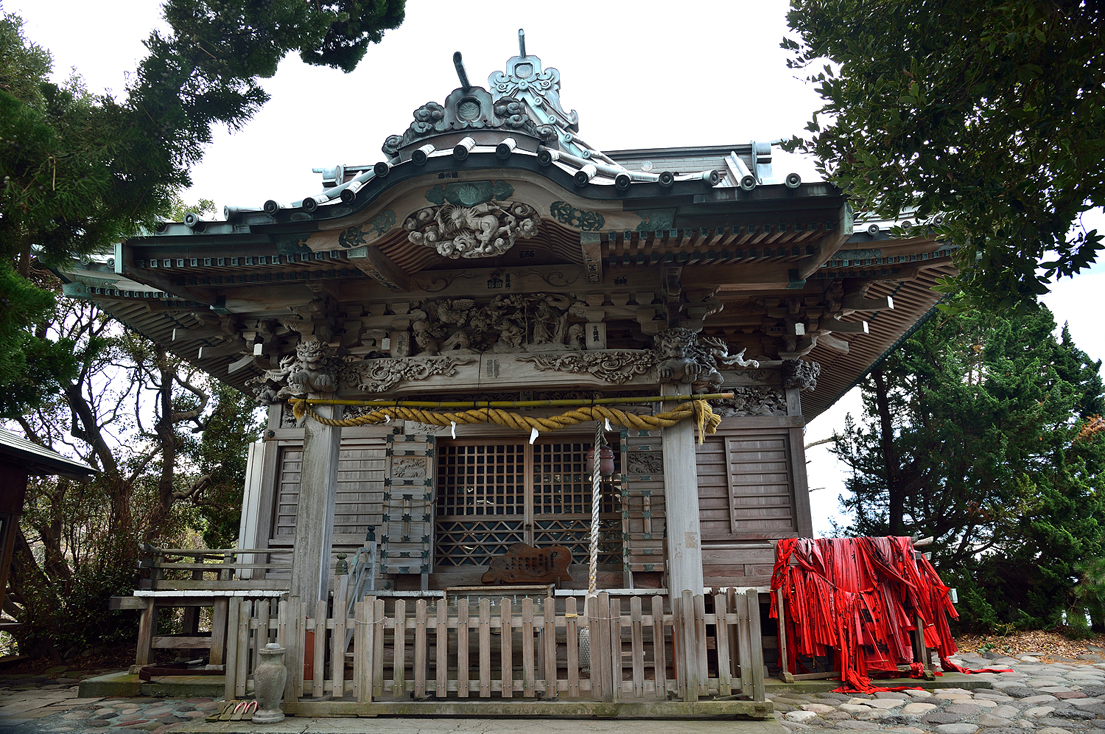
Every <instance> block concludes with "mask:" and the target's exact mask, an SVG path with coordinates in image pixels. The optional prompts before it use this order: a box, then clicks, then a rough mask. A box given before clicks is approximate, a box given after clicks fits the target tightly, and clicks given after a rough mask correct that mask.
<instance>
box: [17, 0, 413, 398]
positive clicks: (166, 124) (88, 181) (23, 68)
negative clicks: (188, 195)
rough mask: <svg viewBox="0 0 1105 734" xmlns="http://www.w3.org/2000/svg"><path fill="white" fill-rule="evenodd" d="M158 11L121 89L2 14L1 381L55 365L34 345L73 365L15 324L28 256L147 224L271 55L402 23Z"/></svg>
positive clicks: (338, 50) (224, 4)
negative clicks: (57, 69) (65, 64)
mask: <svg viewBox="0 0 1105 734" xmlns="http://www.w3.org/2000/svg"><path fill="white" fill-rule="evenodd" d="M164 13H165V18H166V20H167V22H168V24H169V31H168V32H166V33H162V32H160V31H154V32H153V33H151V34H150V37H149V39H148V40H147V41H146V46H147V48H148V49H149V51H150V53H149V55H148V56H147V57H146V58H145V59H144V60H143V61H142V62H141V64H140V65H139V67H138V69H137V71H136V73H135V75H134V80H133V82H132V83H131V84H130V85H129V87H128V89H127V91H126V95H125V97H124V98H122V99H115V98H113V97H111V96H107V95H92V94H90V93H89V92H88V91H87V90H86V89H85V88H84V87H83V85H82V84H81V82H80V80H79V79H76V78H74V79H70V80H69V81H68V82H65V83H63V84H56V83H53V82H51V81H50V78H49V74H50V71H51V64H52V62H51V59H50V55H49V53H48V52H47V51H45V50H44V49H42V48H41V47H39V46H37V45H35V44H34V43H32V42H31V41H28V40H27V39H25V38H24V36H23V23H22V20H21V19H20V18H19V17H18V16H15V15H11V14H3V13H0V338H4V343H5V348H6V350H7V351H8V354H6V355H4V356H3V357H0V386H4V387H5V388H6V386H7V385H8V384H9V383H8V382H7V380H6V379H5V378H9V377H10V375H11V374H18V370H19V368H20V366H21V365H22V364H29V363H30V362H32V361H37V362H38V363H39V364H42V365H52V364H55V362H53V361H51V360H47V359H41V357H43V356H47V355H46V354H45V352H49V356H52V357H58V358H59V359H58V361H57V362H56V364H57V365H58V369H56V370H55V371H54V374H55V375H56V379H58V380H63V379H66V378H71V377H72V375H73V371H74V370H75V369H76V365H75V363H74V362H73V361H72V359H71V358H70V359H61V357H63V356H64V354H65V353H66V352H67V351H68V350H67V349H66V348H65V347H62V346H60V345H59V346H58V347H56V348H54V349H53V351H52V352H51V351H50V349H51V348H50V347H48V346H44V345H41V344H38V343H37V342H33V341H31V338H30V337H28V336H27V335H28V334H30V335H34V334H35V333H36V331H37V328H36V324H39V323H41V321H42V320H43V318H44V317H45V315H46V314H47V313H48V312H49V310H50V309H51V308H52V300H51V299H50V298H49V297H44V296H42V295H41V294H36V293H35V292H34V290H33V287H32V288H28V284H27V282H26V280H27V279H28V278H31V271H32V263H41V264H43V265H46V266H54V265H57V264H59V263H61V262H63V261H64V260H66V259H68V258H69V257H72V256H73V255H81V254H88V253H92V252H96V251H99V250H101V249H102V248H104V247H105V246H107V245H110V244H111V243H113V242H115V241H117V240H118V239H120V238H123V237H126V236H129V235H133V234H135V233H137V232H138V231H140V230H141V229H142V228H143V227H152V226H153V225H155V224H156V222H157V221H158V219H159V218H160V217H163V216H166V215H167V214H168V213H169V212H170V210H171V208H172V204H173V197H174V196H175V195H176V193H177V192H178V191H180V190H181V189H184V188H186V187H187V186H188V185H189V184H190V179H189V175H188V171H189V169H190V167H191V166H192V165H193V164H195V163H196V162H198V161H199V160H200V158H201V157H202V156H203V152H204V149H205V147H206V146H207V144H208V143H210V142H211V131H212V128H213V126H215V125H226V126H228V127H230V128H231V129H237V128H240V127H242V126H243V125H245V124H246V122H247V121H248V120H249V119H250V118H251V117H252V116H253V114H254V113H256V112H257V110H259V109H260V108H261V106H262V105H263V104H264V103H265V102H266V101H267V100H268V95H267V94H266V93H265V91H264V90H263V89H262V88H261V86H260V79H262V78H265V77H270V76H272V75H273V74H275V73H276V67H277V64H278V63H279V62H280V60H281V59H283V58H284V57H285V56H286V55H288V54H289V53H291V52H295V51H298V52H299V53H300V55H301V57H302V58H303V59H304V60H305V61H306V62H307V63H310V64H317V65H325V66H331V67H336V68H339V69H342V70H344V71H351V70H352V69H353V68H354V67H355V66H356V65H357V63H358V62H359V61H360V60H361V58H362V57H363V56H364V53H365V51H366V50H367V48H368V44H369V43H372V42H375V41H379V40H380V38H381V35H382V33H383V31H384V30H386V29H390V28H395V27H397V26H398V25H399V24H400V23H401V22H402V20H403V0H329V1H327V2H323V1H322V0H313V1H312V2H303V0H266V2H256V0H166V2H165V4H164ZM31 285H32V286H33V285H34V284H33V283H32V284H31ZM14 332H21V333H19V334H15V338H12V339H8V338H7V336H8V335H9V334H13V333H14ZM20 347H22V350H21V349H20ZM55 381H56V380H55ZM0 392H4V391H0ZM8 403H13V404H14V405H9V404H3V405H0V410H2V412H0V415H4V416H7V417H12V416H14V415H15V414H16V413H17V412H18V409H19V403H18V402H17V401H15V400H14V399H13V398H12V397H10V396H8Z"/></svg>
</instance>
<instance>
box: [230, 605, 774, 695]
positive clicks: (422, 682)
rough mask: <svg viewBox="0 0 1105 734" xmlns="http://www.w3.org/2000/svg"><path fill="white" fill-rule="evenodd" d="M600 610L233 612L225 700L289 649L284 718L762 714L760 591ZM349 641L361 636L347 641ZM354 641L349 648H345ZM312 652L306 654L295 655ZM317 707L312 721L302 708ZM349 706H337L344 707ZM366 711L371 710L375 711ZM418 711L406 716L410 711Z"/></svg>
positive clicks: (284, 608) (295, 608) (241, 608)
mask: <svg viewBox="0 0 1105 734" xmlns="http://www.w3.org/2000/svg"><path fill="white" fill-rule="evenodd" d="M667 602H668V600H667V599H666V598H665V597H661V596H654V597H648V598H642V597H640V596H633V597H630V598H618V597H616V596H614V597H612V596H610V595H608V594H606V593H602V594H599V595H598V597H596V598H594V599H590V600H587V601H586V602H584V601H583V600H577V599H576V598H574V597H567V598H553V597H547V598H541V597H538V598H536V599H535V598H524V599H520V600H517V601H512V600H511V599H509V598H503V599H501V600H498V599H496V601H495V603H493V602H492V601H491V600H490V599H487V598H482V599H478V600H475V601H474V602H473V603H470V602H469V600H468V599H465V598H460V599H449V600H447V599H443V598H437V599H429V600H427V599H424V598H418V599H413V598H412V599H403V598H399V599H385V598H377V597H372V596H369V597H366V598H365V599H364V600H362V601H358V602H355V603H354V604H353V605H352V606H353V609H354V615H353V616H352V617H347V616H346V614H344V613H342V611H340V610H345V609H346V608H347V605H346V604H345V603H344V600H342V599H340V598H335V599H334V603H333V605H332V607H330V609H336V610H339V613H338V614H337V616H336V617H335V616H330V615H328V611H329V610H328V606H327V604H326V602H319V603H318V604H316V605H314V606H313V607H312V608H310V609H307V608H305V605H303V604H301V603H298V602H296V601H295V600H292V601H281V602H279V606H278V608H274V607H276V605H275V604H272V605H270V602H269V601H267V600H261V601H255V600H246V599H233V600H231V606H230V609H229V613H228V617H229V619H228V622H229V624H228V632H229V634H228V640H227V671H226V699H227V700H228V701H229V700H232V699H241V698H244V697H247V696H248V695H250V694H251V693H252V678H251V671H252V670H253V667H254V665H255V661H256V660H257V659H258V658H257V651H258V650H259V649H260V648H261V647H263V646H264V645H265V644H266V643H267V642H278V643H279V644H281V645H282V646H284V647H285V648H286V649H287V655H286V663H287V666H288V671H289V676H288V685H287V689H286V693H285V707H284V708H285V711H287V712H289V713H294V712H295V711H296V710H301V711H302V710H310V711H312V712H316V713H317V712H324V711H326V710H327V709H326V706H331V707H334V706H337V707H338V708H340V709H341V711H340V712H339V711H335V712H334V714H335V715H341V713H356V712H358V711H359V712H361V713H364V712H367V711H368V710H370V708H371V706H372V705H373V704H379V703H381V702H400V701H403V702H407V703H410V702H411V701H414V702H418V701H423V700H431V701H434V702H442V701H443V700H456V701H461V702H463V701H479V700H486V699H496V700H498V701H499V702H500V703H508V702H510V701H511V700H512V701H514V702H515V703H517V704H519V705H521V704H523V703H524V702H526V700H527V699H528V700H529V701H533V700H535V699H540V700H543V701H556V700H576V701H599V702H605V703H619V702H632V701H636V702H642V701H652V702H658V701H664V700H668V699H669V698H672V697H674V698H675V699H677V700H679V701H683V702H691V703H693V702H697V701H700V700H705V699H707V698H709V697H718V698H730V699H735V698H740V699H744V700H745V701H752V702H758V705H757V707H756V708H755V712H756V713H759V714H763V713H764V712H767V713H769V712H770V710H771V709H770V704H763V702H764V700H765V698H764V667H763V656H762V649H761V646H760V606H759V597H758V593H757V591H756V590H754V589H753V590H749V591H748V592H746V593H740V592H737V591H735V590H728V591H723V592H721V593H716V594H712V595H710V596H705V597H704V596H702V595H699V596H692V595H691V593H690V592H689V591H688V592H684V594H683V595H682V597H679V598H675V599H672V600H671V603H670V604H669V603H667ZM348 630H351V631H352V633H353V634H352V635H348V634H346V632H347V631H348ZM347 640H348V642H347ZM300 641H304V644H296V643H299V642H300ZM310 702H317V703H318V706H309V707H307V709H303V708H302V707H303V706H304V704H305V703H310ZM339 704H340V705H339ZM366 707H369V708H366ZM406 710H409V709H406Z"/></svg>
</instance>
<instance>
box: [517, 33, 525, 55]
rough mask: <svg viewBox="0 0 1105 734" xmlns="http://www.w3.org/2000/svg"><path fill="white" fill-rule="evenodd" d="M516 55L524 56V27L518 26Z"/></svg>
mask: <svg viewBox="0 0 1105 734" xmlns="http://www.w3.org/2000/svg"><path fill="white" fill-rule="evenodd" d="M518 55H519V56H525V55H526V29H525V28H519V29H518Z"/></svg>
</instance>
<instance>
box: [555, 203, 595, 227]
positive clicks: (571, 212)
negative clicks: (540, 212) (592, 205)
mask: <svg viewBox="0 0 1105 734" xmlns="http://www.w3.org/2000/svg"><path fill="white" fill-rule="evenodd" d="M549 214H551V215H552V216H553V217H555V218H556V221H558V222H560V223H561V224H567V225H568V226H569V227H575V228H576V229H581V230H583V231H584V232H598V231H599V230H601V229H602V227H603V225H604V224H606V218H605V217H604V216H602V215H601V214H599V213H598V212H589V211H586V210H585V209H577V208H575V207H574V206H572V205H571V204H569V203H568V202H566V201H554V202H553V203H552V204H551V205H550V206H549Z"/></svg>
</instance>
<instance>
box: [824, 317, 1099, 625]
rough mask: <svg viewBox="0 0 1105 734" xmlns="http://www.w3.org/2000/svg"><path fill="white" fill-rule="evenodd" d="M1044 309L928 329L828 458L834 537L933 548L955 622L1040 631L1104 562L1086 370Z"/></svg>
mask: <svg viewBox="0 0 1105 734" xmlns="http://www.w3.org/2000/svg"><path fill="white" fill-rule="evenodd" d="M1054 332H1055V323H1054V320H1053V317H1052V315H1051V313H1050V312H1049V311H1047V310H1046V309H1039V310H1038V311H1035V312H1031V313H1026V314H1021V315H1012V316H1008V317H998V316H994V315H991V314H987V313H983V312H978V311H974V312H969V313H963V314H960V315H938V316H936V317H934V318H933V319H931V320H929V321H928V322H927V323H926V324H925V325H924V326H923V327H922V328H921V329H919V330H918V331H917V333H915V334H914V335H913V336H912V337H911V338H910V339H909V340H907V341H906V343H905V344H904V345H903V346H902V348H901V349H900V350H899V351H898V352H896V353H895V354H893V355H891V356H890V357H889V358H888V359H887V360H886V361H885V362H883V363H882V364H880V365H879V366H877V367H876V368H875V369H874V370H872V372H871V374H870V375H869V376H868V378H867V379H866V381H865V383H864V385H863V389H864V414H863V417H862V419H861V421H860V422H859V423H856V422H855V421H853V420H852V419H851V417H849V421H848V423H847V425H846V426H845V430H844V433H843V435H842V436H841V437H840V439H839V440H838V442H837V444H836V449H835V451H836V453H837V455H838V456H839V457H840V458H841V459H843V460H844V461H845V462H846V463H847V464H848V466H849V467H850V468H851V470H852V476H851V477H850V478H849V479H848V480H847V483H846V486H847V489H848V490H849V492H851V495H850V496H849V497H847V498H842V504H843V506H844V508H845V509H846V510H848V511H851V512H852V513H854V516H855V522H854V523H853V525H852V526H851V527H850V528H849V529H848V532H850V533H854V534H858V535H882V534H886V533H894V534H920V535H921V536H930V535H931V536H933V537H935V539H936V545H935V549H934V556H933V561H934V563H935V564H936V565H937V567H938V568H939V569H940V571H941V573H942V574H945V575H946V576H947V578H948V579H949V580H950V581H951V582H952V583H953V585H957V586H958V587H959V588H960V590H961V592H962V593H961V595H960V598H961V600H962V601H963V602H964V603H965V605H966V607H967V609H966V611H967V612H968V613H967V614H965V615H964V617H965V619H967V620H972V621H973V622H974V623H975V624H978V625H979V626H983V627H984V626H987V625H993V624H996V623H999V622H1016V623H1020V624H1026V625H1042V624H1048V623H1054V622H1056V621H1057V620H1058V617H1059V615H1060V614H1061V613H1062V612H1063V611H1064V609H1065V608H1066V606H1067V605H1069V604H1072V603H1073V602H1074V595H1075V582H1076V579H1077V578H1078V576H1079V571H1078V566H1079V564H1080V563H1081V562H1082V560H1083V559H1086V558H1092V557H1096V556H1099V555H1101V554H1102V551H1105V538H1103V535H1102V534H1103V531H1105V497H1103V496H1102V495H1101V490H1102V489H1105V487H1103V485H1102V482H1101V479H1100V478H1099V472H1100V469H1101V467H1102V465H1103V464H1102V461H1103V459H1105V441H1103V440H1102V438H1103V436H1101V435H1099V434H1092V435H1089V436H1088V437H1085V438H1079V433H1080V431H1082V429H1083V427H1084V426H1085V425H1086V424H1087V422H1088V421H1091V420H1093V417H1094V416H1096V415H1100V414H1101V413H1102V411H1103V409H1105V388H1103V385H1102V380H1101V376H1100V373H1099V369H1100V364H1101V363H1100V362H1096V363H1095V362H1092V361H1091V360H1090V359H1089V357H1088V356H1087V355H1086V354H1085V353H1084V352H1082V351H1081V350H1079V349H1078V348H1077V347H1076V346H1075V345H1074V344H1073V342H1072V340H1071V338H1070V334H1069V332H1068V331H1067V330H1066V329H1065V328H1064V329H1063V331H1062V334H1061V336H1060V338H1058V339H1057V338H1056V337H1055V336H1054Z"/></svg>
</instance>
